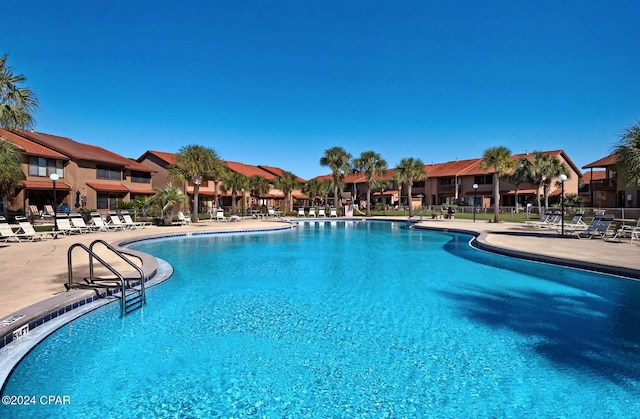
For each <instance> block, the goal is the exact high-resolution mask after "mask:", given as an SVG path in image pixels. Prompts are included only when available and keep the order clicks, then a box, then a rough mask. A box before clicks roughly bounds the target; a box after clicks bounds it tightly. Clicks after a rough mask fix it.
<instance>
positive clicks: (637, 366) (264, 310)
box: [0, 221, 640, 417]
mask: <svg viewBox="0 0 640 419" xmlns="http://www.w3.org/2000/svg"><path fill="white" fill-rule="evenodd" d="M403 227H404V224H399V223H391V222H365V221H363V222H347V223H343V222H336V221H333V222H324V221H320V222H316V223H303V224H301V227H300V228H297V229H293V230H287V231H281V232H277V233H263V234H240V235H211V236H201V237H198V238H173V239H165V240H158V241H146V242H140V243H137V244H135V245H134V246H133V247H135V248H136V249H138V250H143V251H146V252H149V253H152V254H154V255H156V256H158V257H160V258H163V259H166V260H168V261H169V262H171V264H172V265H173V266H174V268H175V274H174V277H172V278H171V280H169V281H167V282H165V283H164V284H162V285H161V286H158V287H154V288H151V289H149V290H148V297H147V298H148V305H147V306H146V307H145V308H144V310H143V311H139V312H136V313H133V314H130V315H129V316H127V317H126V318H124V319H120V318H119V314H118V311H119V307H118V306H117V305H115V304H112V305H110V306H108V307H105V308H103V309H100V310H97V311H95V312H92V313H90V314H88V315H86V316H84V317H82V318H80V319H78V320H77V321H74V322H73V323H71V324H69V325H67V326H65V327H64V328H62V329H60V330H59V331H57V332H56V333H55V334H53V335H52V336H50V337H49V338H48V339H47V340H46V341H45V342H44V343H43V344H41V345H39V346H37V347H36V348H35V349H34V350H33V351H32V352H31V353H30V354H29V356H28V357H26V358H25V359H24V360H23V361H22V362H21V363H20V364H19V365H18V366H17V367H16V369H15V371H14V373H13V374H12V375H11V377H10V379H9V381H8V382H7V384H6V387H5V388H4V390H3V396H7V395H9V396H18V395H23V396H24V395H35V396H38V397H41V396H42V395H53V396H60V397H64V396H68V397H69V400H70V404H61V405H55V404H46V403H45V404H42V403H39V400H36V402H37V403H36V404H35V405H33V406H1V407H0V416H1V417H48V416H71V417H76V416H83V417H93V416H95V417H109V416H112V417H156V416H158V417H173V416H176V417H177V416H193V417H210V416H216V415H217V416H221V417H243V416H252V415H255V416H261V417H262V416H265V417H286V416H288V417H305V416H309V417H353V416H370V417H407V416H409V417H411V416H433V417H468V416H484V417H487V416H489V417H522V416H525V415H526V416H533V417H541V416H545V417H546V416H554V417H557V416H560V417H602V416H605V415H606V416H608V417H609V416H612V417H631V416H637V414H638V412H639V411H640V402H639V401H638V400H640V397H639V396H640V380H639V377H640V333H639V332H638V329H637V325H638V324H639V322H638V321H639V320H640V310H639V309H638V308H637V301H640V300H639V297H640V284H639V283H637V282H634V281H629V280H625V279H621V278H616V277H611V276H603V275H596V274H591V273H586V272H581V271H576V270H571V269H564V268H559V267H556V266H551V265H544V264H535V263H530V262H525V261H521V260H516V259H511V258H506V257H502V256H497V255H493V254H489V253H486V252H481V251H477V250H475V249H472V248H470V247H469V246H468V242H469V240H470V236H468V235H464V234H458V233H446V232H442V233H439V232H433V231H420V230H409V229H406V228H403ZM46 400H48V399H45V401H46Z"/></svg>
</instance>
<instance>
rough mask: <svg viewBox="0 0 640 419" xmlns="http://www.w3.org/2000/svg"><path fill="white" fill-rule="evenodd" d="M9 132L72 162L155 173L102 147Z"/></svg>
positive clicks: (32, 133) (21, 132)
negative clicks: (92, 163) (104, 164)
mask: <svg viewBox="0 0 640 419" xmlns="http://www.w3.org/2000/svg"><path fill="white" fill-rule="evenodd" d="M10 131H11V132H13V133H14V134H17V135H19V136H22V137H24V138H26V139H28V140H31V141H33V142H35V143H37V144H40V145H41V146H44V147H47V148H49V149H51V150H54V151H57V152H58V153H61V154H63V155H65V156H67V157H68V158H69V159H72V160H76V161H78V160H89V161H94V162H98V163H106V164H111V165H115V166H121V167H126V168H130V169H132V170H137V171H140V172H148V173H152V172H155V170H153V169H151V168H149V167H147V166H145V165H143V164H140V163H138V162H137V161H135V160H131V159H128V158H126V157H122V156H120V155H119V154H116V153H113V152H111V151H109V150H105V149H104V148H102V147H98V146H94V145H90V144H84V143H79V142H77V141H74V140H72V139H70V138H66V137H59V136H56V135H51V134H44V133H41V132H34V131H26V130H10Z"/></svg>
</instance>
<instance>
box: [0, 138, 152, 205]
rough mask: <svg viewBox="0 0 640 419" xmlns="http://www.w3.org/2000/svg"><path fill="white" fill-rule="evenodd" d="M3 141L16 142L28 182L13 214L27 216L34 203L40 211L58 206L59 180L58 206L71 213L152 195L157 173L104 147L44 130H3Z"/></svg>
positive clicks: (21, 191) (22, 186) (17, 199)
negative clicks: (153, 179) (153, 177)
mask: <svg viewBox="0 0 640 419" xmlns="http://www.w3.org/2000/svg"><path fill="white" fill-rule="evenodd" d="M0 138H2V139H4V140H7V141H9V142H11V143H12V144H14V146H15V147H16V149H17V150H18V151H19V152H20V154H21V156H22V168H23V172H24V173H25V175H26V180H25V181H23V182H22V184H21V187H20V189H19V191H18V193H17V194H16V196H15V197H13V199H11V200H10V202H9V211H10V212H13V213H24V214H27V210H28V208H29V206H30V205H36V206H37V207H38V208H39V209H42V208H43V206H44V205H50V204H54V202H53V201H54V200H53V198H54V197H53V192H54V182H53V181H52V180H51V177H50V176H51V175H52V174H56V175H58V180H57V181H56V182H55V189H56V202H55V204H56V205H58V206H64V205H66V206H68V207H69V208H70V209H71V210H74V209H80V208H87V209H97V210H99V211H103V212H106V211H108V210H109V209H112V208H114V206H115V201H117V200H122V201H129V200H133V199H135V198H136V197H137V196H141V195H153V194H154V191H153V188H152V185H151V177H152V175H153V174H154V173H155V170H154V169H152V168H150V167H148V166H145V165H143V164H140V163H138V162H137V161H135V160H131V159H128V158H126V157H123V156H120V155H118V154H116V153H113V152H111V151H108V150H105V149H104V148H102V147H98V146H94V145H90V144H85V143H81V142H78V141H75V140H72V139H70V138H66V137H60V136H57V135H52V134H45V133H41V132H34V131H25V130H17V129H0Z"/></svg>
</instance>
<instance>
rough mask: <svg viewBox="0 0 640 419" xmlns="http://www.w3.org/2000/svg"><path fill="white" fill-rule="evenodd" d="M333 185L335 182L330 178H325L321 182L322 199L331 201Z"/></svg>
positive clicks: (320, 194)
mask: <svg viewBox="0 0 640 419" xmlns="http://www.w3.org/2000/svg"><path fill="white" fill-rule="evenodd" d="M332 186H333V182H332V181H330V180H329V179H325V180H323V181H322V182H320V190H319V192H320V193H319V194H318V196H321V197H322V200H323V201H324V202H325V203H326V202H329V192H331V187H332Z"/></svg>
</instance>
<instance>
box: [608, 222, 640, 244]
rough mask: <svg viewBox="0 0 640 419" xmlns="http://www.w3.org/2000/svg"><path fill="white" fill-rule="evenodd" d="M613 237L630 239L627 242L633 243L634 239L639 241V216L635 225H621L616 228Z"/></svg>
mask: <svg viewBox="0 0 640 419" xmlns="http://www.w3.org/2000/svg"><path fill="white" fill-rule="evenodd" d="M613 238H614V239H618V241H619V240H620V239H631V241H630V242H629V243H633V242H634V240H635V241H638V242H640V218H639V219H638V222H637V223H636V226H635V227H629V226H622V227H620V228H619V229H617V230H616V234H615V236H613Z"/></svg>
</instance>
